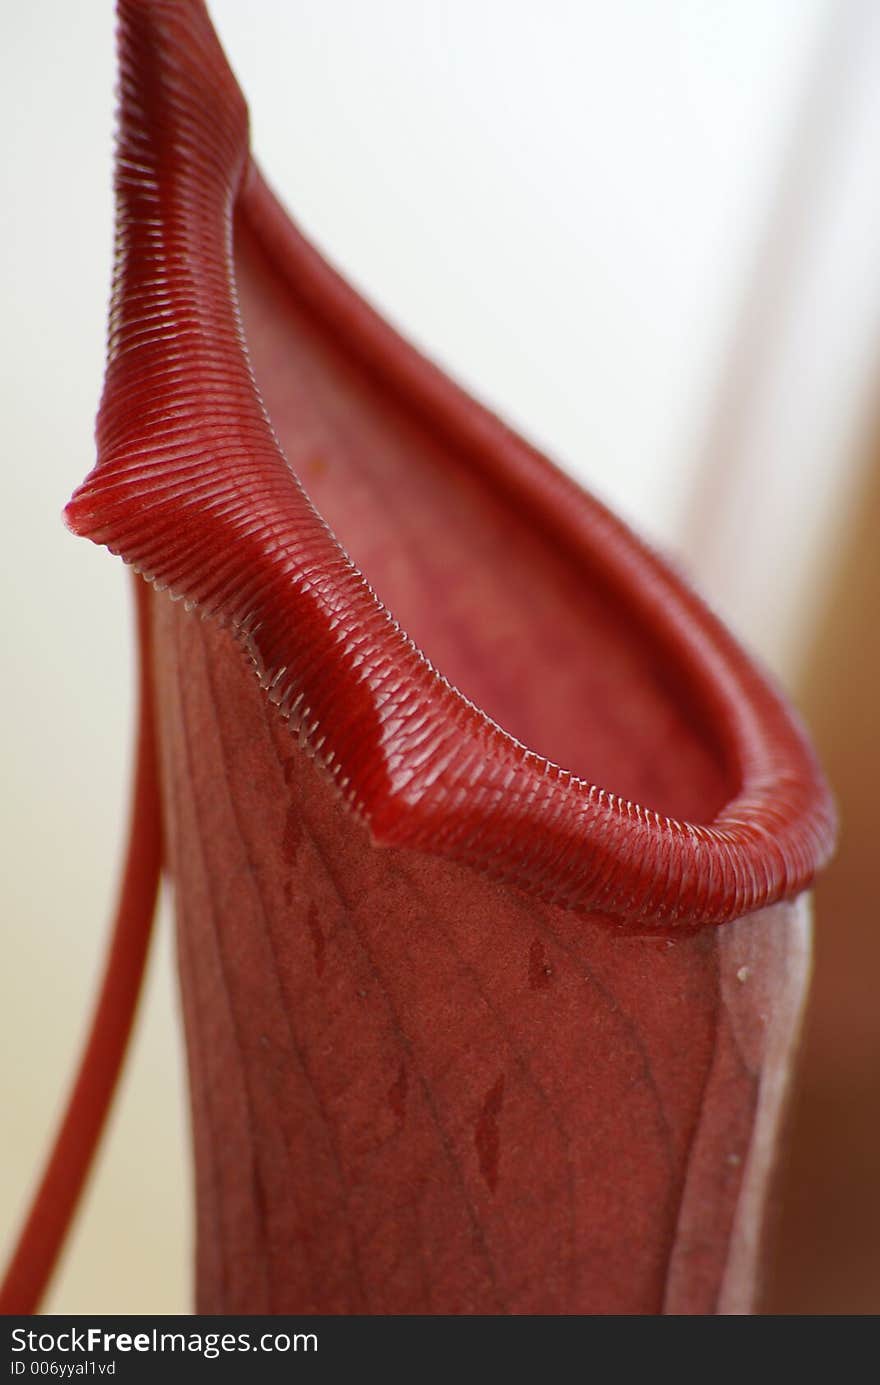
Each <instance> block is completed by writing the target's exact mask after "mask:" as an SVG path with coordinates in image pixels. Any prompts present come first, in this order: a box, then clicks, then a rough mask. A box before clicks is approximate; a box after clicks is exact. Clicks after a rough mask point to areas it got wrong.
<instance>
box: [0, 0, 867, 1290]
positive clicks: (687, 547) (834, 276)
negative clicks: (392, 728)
mask: <svg viewBox="0 0 880 1385" xmlns="http://www.w3.org/2000/svg"><path fill="white" fill-rule="evenodd" d="M210 8H211V11H212V14H213V16H214V19H215V22H216V25H217V27H218V30H219V33H220V36H221V39H222V41H223V42H224V45H225V47H226V50H227V53H228V55H229V57H230V61H231V63H232V66H233V68H234V69H235V71H236V73H237V75H238V78H239V81H240V83H241V85H242V87H243V89H244V91H245V93H246V95H247V97H248V99H249V103H250V107H251V114H252V130H253V135H252V140H253V147H254V149H255V151H256V153H257V156H258V158H259V159H260V160H261V162H262V165H263V168H264V171H265V172H266V173H267V175H268V177H269V179H270V181H271V182H272V183H273V184H274V185H275V187H276V189H277V190H278V191H279V192H280V194H281V195H282V197H283V199H284V200H285V201H286V202H287V205H288V206H289V208H290V209H291V210H292V212H293V213H294V215H295V216H296V218H297V219H298V221H299V222H300V224H301V225H302V226H303V227H304V228H305V229H306V231H307V232H308V233H309V234H310V235H311V236H312V237H313V238H314V239H315V240H316V241H317V242H318V244H319V245H320V246H321V247H322V248H323V249H324V251H325V252H326V253H327V254H328V255H329V257H330V258H331V259H332V260H334V261H335V262H336V263H337V265H339V266H340V267H341V268H342V269H343V271H344V272H345V273H346V274H347V275H348V276H349V277H350V278H351V279H352V280H353V281H354V282H355V284H357V285H358V286H359V287H360V288H361V289H362V290H363V291H364V292H365V293H366V294H367V296H368V297H370V298H371V299H372V300H373V302H374V303H375V304H376V305H377V306H378V307H379V308H380V309H381V310H382V311H384V312H385V314H386V315H387V316H388V317H390V318H391V320H392V321H394V322H395V323H396V324H397V325H398V326H400V327H401V328H402V329H403V330H404V331H405V332H406V333H407V334H408V335H409V336H410V337H411V338H413V339H414V340H415V341H416V342H417V343H418V344H419V345H420V346H421V347H423V349H425V350H426V351H427V352H428V353H429V354H430V355H432V356H433V357H434V358H435V359H436V360H438V362H439V363H440V364H441V365H443V366H445V367H446V368H447V369H448V370H449V371H450V372H451V373H452V374H454V375H455V376H456V377H457V378H458V379H459V380H460V381H462V382H463V383H464V384H465V385H466V386H467V387H469V388H470V389H471V390H472V391H473V392H475V393H476V394H477V395H478V396H480V397H481V398H482V399H483V400H485V401H486V402H488V403H489V404H490V405H492V406H493V407H494V408H495V409H497V411H498V412H500V413H501V414H502V415H503V416H505V417H506V418H507V419H508V420H509V421H511V422H512V423H513V424H514V426H516V427H517V428H519V429H520V430H521V431H522V432H523V433H525V434H526V435H527V436H528V437H530V438H531V439H532V440H533V441H535V442H536V443H537V444H538V445H540V446H541V447H543V448H544V450H546V451H547V452H548V453H550V454H551V455H552V456H553V457H554V458H555V459H557V460H558V461H559V462H560V463H561V464H562V465H564V466H566V467H567V468H568V469H569V470H571V471H572V472H574V473H575V474H576V475H577V476H578V477H579V478H580V479H581V480H582V481H583V482H584V483H585V484H586V485H587V486H589V487H590V488H591V489H593V490H594V491H595V492H597V493H598V494H599V495H600V496H602V497H603V498H604V499H605V500H607V501H608V502H610V503H611V505H612V506H613V507H614V508H615V509H616V510H617V511H618V512H619V513H621V514H622V515H623V516H624V517H626V518H627V519H628V520H629V521H630V522H631V523H632V524H633V525H634V526H635V527H636V528H637V529H638V530H640V531H641V533H642V534H643V535H645V536H646V537H647V538H648V539H649V540H650V541H651V542H652V543H654V544H655V545H656V546H659V547H661V548H662V549H664V550H665V551H666V552H667V553H669V554H670V555H672V556H673V557H674V558H675V559H676V561H677V562H678V564H679V566H681V567H682V568H683V569H684V570H686V571H687V572H689V574H690V575H691V577H692V579H693V580H694V582H695V583H696V585H697V586H698V587H699V588H700V589H701V590H702V592H703V593H704V594H705V595H706V596H708V598H709V599H710V600H711V601H712V602H713V604H714V605H715V606H716V607H717V608H718V609H719V610H720V611H721V612H722V613H723V614H724V615H725V617H726V618H727V619H728V621H729V622H730V623H731V625H732V626H733V627H734V629H735V630H736V631H737V633H738V634H739V636H740V638H741V639H742V640H743V642H744V643H745V644H746V645H747V646H749V647H750V648H751V649H752V650H753V651H754V652H755V653H757V654H758V655H759V657H760V658H761V659H762V660H763V661H764V662H765V663H766V664H767V665H769V666H770V668H771V669H772V670H773V671H774V672H775V674H776V675H777V676H778V677H779V678H780V679H781V680H782V682H783V683H784V684H785V686H786V687H787V688H788V690H789V692H790V693H791V694H792V695H793V697H794V698H795V700H796V701H797V702H798V704H799V705H800V707H801V709H802V711H803V712H804V715H805V716H806V718H807V720H808V722H809V723H810V725H811V726H812V729H813V731H814V733H815V736H816V739H817V743H818V745H819V748H820V752H821V754H822V757H823V759H824V763H825V766H826V768H827V770H828V773H829V776H830V778H831V780H832V784H833V786H834V788H835V790H836V793H837V795H838V798H839V801H840V805H841V812H842V818H843V825H844V830H843V837H842V845H841V850H840V853H839V855H838V858H837V861H836V863H835V864H834V866H833V867H832V868H831V870H830V871H829V872H828V874H827V876H826V877H824V879H823V880H822V882H821V884H820V886H819V888H818V890H817V893H816V915H817V934H816V971H815V983H814V988H813V994H812V1000H811V1006H810V1011H809V1015H808V1020H807V1029H806V1038H805V1048H804V1054H803V1060H802V1064H801V1071H800V1083H799V1092H798V1097H797V1101H796V1103H795V1107H794V1111H793V1114H792V1123H791V1140H790V1156H789V1161H788V1165H787V1170H786V1172H785V1175H784V1178H783V1183H782V1187H781V1198H780V1213H779V1224H778V1251H777V1255H776V1259H775V1262H774V1273H773V1278H772V1284H771V1289H770V1293H769V1295H768V1299H767V1308H768V1310H769V1311H772V1312H777V1313H864V1312H877V1311H880V1254H878V1249H880V1192H878V1180H877V1171H878V1168H880V1113H878V1109H877V1092H878V1086H880V1084H878V1072H880V1006H878V1005H877V1003H876V998H875V990H876V976H877V974H878V966H880V929H878V927H877V925H878V922H880V920H878V913H880V909H878V887H877V867H876V864H875V861H876V847H875V844H874V838H875V834H876V813H877V809H876V797H877V794H876V784H877V782H878V779H880V735H878V729H877V720H878V717H877V711H876V702H877V696H876V688H877V686H878V683H880V648H878V642H877V638H878V637H877V630H878V626H880V542H878V529H880V395H878V390H877V384H878V381H880V178H878V177H877V171H876V151H877V149H878V148H880V6H878V5H876V4H874V3H871V2H870V0H772V3H770V4H768V3H766V0H738V3H736V4H732V3H730V0H615V2H614V3H610V0H603V2H602V3H599V0H543V3H542V4H541V5H538V4H536V3H534V0H529V3H525V0H443V3H427V0H424V2H423V3H412V0H371V3H370V4H369V5H365V4H363V3H361V2H360V0H285V2H284V3H282V2H281V0H276V2H275V3H270V0H261V3H259V4H254V5H248V6H244V5H242V4H240V3H235V0H214V3H213V4H212V5H211V7H210ZM113 25H114V21H113V16H112V12H111V5H110V3H109V0H107V3H94V0H88V3H86V0H76V2H75V3H71V0H34V2H33V3H31V4H28V5H6V6H4V7H3V12H2V18H0V111H2V121H3V125H2V128H3V130H4V140H3V143H2V149H0V177H2V182H0V190H2V195H0V250H2V254H0V283H2V299H0V301H2V303H3V305H4V321H3V330H2V333H0V389H2V408H3V440H4V447H5V453H6V459H5V466H4V505H3V509H2V516H3V528H4V533H3V545H2V553H3V562H4V566H5V578H4V584H5V593H6V595H5V601H4V620H5V628H6V634H5V638H4V643H3V654H2V659H3V675H4V676H3V719H2V729H0V734H2V738H3V765H4V792H3V795H2V802H0V814H2V822H0V853H2V873H3V880H4V889H5V907H4V910H3V959H4V966H3V969H2V975H0V1041H2V1051H3V1061H2V1064H0V1111H2V1113H3V1118H2V1124H3V1129H4V1137H3V1141H2V1147H0V1233H2V1238H3V1241H4V1242H5V1244H7V1245H8V1244H9V1242H10V1240H11V1237H12V1234H13V1232H14V1230H15V1228H16V1225H17V1223H18V1219H19V1215H20V1213H21V1211H22V1210H23V1207H24V1203H25V1198H26V1195H27V1192H28V1190H29V1188H30V1186H31V1183H32V1180H33V1178H34V1177H35V1175H36V1172H37V1169H38V1167H39V1163H40V1162H41V1160H42V1157H43V1154H44V1151H45V1149H46V1146H47V1140H48V1138H49V1135H50V1132H51V1130H52V1128H53V1124H54V1120H55V1115H56V1111H57V1108H58V1103H59V1100H60V1098H61V1096H62V1093H63V1092H64V1091H65V1090H66V1087H67V1083H68V1080H69V1077H70V1074H71V1071H72V1066H73V1063H74V1061H75V1057H76V1054H77V1052H78V1049H79V1045H80V1041H81V1037H82V1033H83V1027H84V1024H85V1021H86V1017H87V1014H88V1010H89V1006H90V1003H91V998H92V993H93V987H94V982H95V980H96V977H97V975H98V970H99V965H100V960H101V955H102V951H103V947H104V942H105V936H106V929H107V924H108V918H109V914H110V910H111V907H112V902H113V898H114V890H115V876H116V869H117V865H118V863H119V861H120V858H121V848H122V843H123V835H124V830H125V819H126V808H127V779H128V750H129V740H130V735H131V713H132V689H131V682H132V645H131V620H130V615H131V613H130V609H129V590H128V582H127V580H126V579H125V576H124V574H123V570H122V567H121V566H120V565H119V564H118V563H114V562H113V561H112V560H111V559H110V558H109V557H108V556H107V555H106V554H105V553H103V552H99V551H98V550H97V549H94V548H92V547H91V546H90V545H88V544H85V543H81V542H76V541H74V540H73V539H72V538H70V536H69V535H67V533H66V532H65V530H64V529H63V527H62V523H61V518H60V511H61V507H62V505H63V504H64V502H65V500H66V499H67V497H68V495H69V493H70V491H71V490H72V489H73V487H74V486H75V485H76V484H77V483H78V482H79V481H80V480H81V479H82V477H83V476H84V475H85V473H86V472H87V471H88V470H89V468H90V467H91V465H92V461H93V444H92V422H93V418H94V414H95V410H96V407H97V401H98V394H99V389H100V382H101V377H102V371H103V349H104V330H105V316H106V303H107V297H108V290H109V283H110V263H111V246H112V202H111V158H112V134H113V106H114V98H113V87H114V81H115V75H114V52H113ZM191 1240H192V1229H191V1214H190V1205H189V1149H188V1144H187V1136H186V1113H185V1091H184V1079H183V1070H182V1043H181V1037H180V1034H179V1026H178V1015H177V997H176V990H175V983H174V975H173V949H172V944H171V939H170V920H169V916H168V909H167V902H166V907H165V908H164V909H163V917H162V919H161V927H160V930H159V938H158V943H157V946H156V947H155V950H154V952H153V956H152V961H151V967H150V975H149V983H148V988H147V993H146V995H145V999H144V1003H143V1006H142V1009H141V1013H140V1020H139V1024H138V1029H137V1032H136V1038H135V1042H134V1045H133V1049H132V1052H131V1055H130V1060H129V1063H128V1066H127V1069H126V1074H125V1080H124V1085H123V1089H122V1091H121V1093H120V1098H119V1100H118V1101H117V1103H116V1108H115V1111H114V1115H113V1118H112V1122H111V1126H110V1129H109V1133H108V1137H107V1138H106V1139H105V1141H104V1144H103V1147H102V1152H101V1156H100V1159H99V1162H98V1166H97V1168H96V1170H95V1173H94V1176H93V1178H92V1181H91V1183H90V1186H89V1190H88V1193H87V1196H86V1198H85V1199H84V1203H83V1206H82V1209H81V1212H80V1215H79V1218H78V1221H77V1224H76V1228H75V1231H74V1234H73V1236H72V1237H71V1240H70V1243H69V1247H68V1251H67V1254H66V1256H65V1259H64V1262H63V1265H62V1268H61V1270H60V1272H59V1273H58V1275H57V1277H56V1279H55V1282H54V1285H53V1289H52V1293H51V1295H50V1297H49V1299H48V1301H47V1303H46V1309H47V1311H50V1312H56V1313H63V1312H72V1313H82V1312H87V1311H96V1310H97V1311H101V1312H107V1313H115V1312H140V1313H148V1312H149V1313H175V1312H187V1311H189V1306H190V1299H189V1282H190V1258H191Z"/></svg>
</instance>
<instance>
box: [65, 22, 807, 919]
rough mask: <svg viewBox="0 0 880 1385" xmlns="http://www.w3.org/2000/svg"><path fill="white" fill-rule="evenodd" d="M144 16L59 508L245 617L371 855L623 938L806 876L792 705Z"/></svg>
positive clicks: (169, 28) (241, 108)
mask: <svg viewBox="0 0 880 1385" xmlns="http://www.w3.org/2000/svg"><path fill="white" fill-rule="evenodd" d="M157 8H158V7H150V8H149V11H148V12H147V11H146V10H145V9H144V7H141V6H131V7H130V13H129V14H128V15H127V18H126V26H125V29H124V34H123V56H122V69H121V70H122V81H121V106H120V127H119V128H120V134H119V150H118V159H117V178H116V194H117V269H116V276H115V281H114V296H113V305H112V311H111V324H110V343H109V346H110V350H109V359H108V367H107V376H106V382H105V389H104V395H103V399H102V403H101V409H100V413H99V418H98V429H97V437H98V460H97V464H96V466H95V468H94V470H93V471H92V473H91V474H90V476H89V477H88V478H87V480H86V481H85V482H84V484H83V485H82V486H81V487H80V488H79V489H78V490H77V492H76V493H75V495H74V497H73V499H72V500H71V502H70V504H69V505H68V507H67V511H66V518H67V522H68V524H69V525H70V527H71V528H72V529H73V530H74V532H76V533H78V534H82V535H84V536H86V537H89V538H91V539H93V540H94V541H95V542H98V543H101V544H104V545H106V546H107V547H108V548H110V549H111V550H112V551H114V552H116V553H118V554H120V555H121V556H122V557H123V559H124V560H125V561H126V562H127V563H129V564H130V565H132V566H133V567H134V568H135V569H137V570H138V571H139V572H140V573H142V575H143V576H144V577H145V578H147V579H148V580H149V581H151V582H152V583H153V584H154V585H155V586H157V587H158V588H160V589H167V590H168V591H169V592H170V594H171V595H172V596H173V597H176V598H181V599H183V600H185V601H186V602H187V603H188V604H189V605H190V606H192V607H194V608H198V609H199V610H200V612H201V613H202V614H203V615H204V616H209V617H214V618H216V619H218V620H220V621H221V622H223V623H224V624H226V625H228V626H229V627H230V628H231V629H232V630H233V632H234V633H235V634H236V636H237V638H238V639H239V640H240V641H241V643H242V644H243V645H244V647H245V648H246V649H247V651H248V653H249V654H250V656H251V658H252V660H253V662H254V665H255V667H256V669H257V672H258V674H259V677H260V679H261V682H262V684H263V686H264V688H265V690H266V694H267V696H268V697H269V698H270V700H271V701H272V702H273V703H275V704H276V705H277V707H278V709H279V712H280V713H281V714H282V715H283V716H286V717H287V718H289V719H290V720H291V722H292V723H293V724H294V726H295V728H296V729H297V731H298V732H299V734H300V736H301V737H302V738H303V740H304V742H305V743H306V744H307V745H308V746H309V748H310V749H311V751H312V753H313V754H314V755H315V757H316V759H317V760H319V761H320V762H321V763H322V764H323V765H324V766H325V767H326V768H327V770H328V771H329V772H330V773H331V774H332V776H333V778H334V780H335V782H336V783H337V785H338V787H339V789H340V791H341V792H342V793H344V794H345V796H346V797H347V799H348V801H349V803H350V804H351V806H352V808H353V810H354V811H356V812H357V813H358V814H360V815H361V816H362V817H363V819H364V820H365V821H366V823H367V824H368V826H369V828H370V830H371V832H372V835H373V838H374V840H375V842H376V843H377V844H378V845H381V846H400V847H408V848H413V849H416V850H419V851H423V852H428V853H432V854H435V855H439V856H443V857H446V858H448V859H451V860H454V861H458V862H460V863H462V864H466V865H468V866H470V867H472V868H474V869H477V870H479V871H482V872H486V873H488V874H490V875H492V876H493V877H495V878H497V879H500V880H503V881H506V882H508V883H510V884H513V885H516V886H518V887H520V888H522V889H524V890H526V891H527V892H529V893H532V894H533V895H535V896H537V897H539V898H541V899H544V900H549V901H551V902H554V903H558V904H562V905H564V906H566V907H568V908H570V909H574V910H577V911H580V912H583V913H587V912H589V913H599V914H601V915H603V916H605V917H607V918H608V919H609V920H610V921H613V922H614V923H615V924H616V925H619V926H621V927H625V928H629V929H631V930H636V931H639V932H644V931H648V930H651V929H659V930H663V931H666V930H668V929H670V928H674V929H678V930H681V929H693V928H697V927H701V926H703V925H705V924H708V923H720V922H724V921H726V920H729V919H732V918H735V917H737V916H739V915H742V914H745V913H749V912H752V911H753V910H755V909H758V908H761V907H763V906H765V905H769V904H772V903H774V902H775V901H777V900H779V899H782V898H786V897H790V896H792V895H794V894H796V893H798V892H799V891H800V890H802V889H803V888H804V887H805V886H806V885H807V884H808V883H809V882H810V880H811V878H812V876H813V874H814V872H815V871H816V870H817V869H818V868H819V866H821V865H822V864H823V862H824V861H825V859H827V857H828V855H829V854H830V850H831V846H832V841H833V835H834V818H833V809H832V806H831V802H830V797H829V794H828V791H827V788H826V786H825V783H824V780H823V778H822V775H821V772H820V771H819V769H818V767H817V765H816V762H815V759H814V757H813V754H812V751H811V749H810V747H809V745H808V743H807V741H806V738H805V736H804V734H803V732H802V730H801V729H800V727H799V726H798V724H797V721H796V719H795V718H794V716H793V714H792V713H791V711H790V710H789V709H788V708H787V706H786V705H785V703H784V701H783V699H782V698H781V697H780V696H779V694H778V693H777V692H776V691H775V690H774V689H773V687H772V686H771V685H770V684H769V683H768V682H767V681H766V679H765V678H764V677H763V676H762V675H761V674H760V673H759V672H758V671H757V670H756V669H755V668H754V666H753V665H752V664H751V663H750V661H749V660H748V658H747V657H746V656H745V655H744V654H743V652H742V651H741V650H740V649H739V648H738V646H737V645H736V643H735V642H734V640H733V639H732V638H731V637H730V635H729V634H728V633H727V632H726V631H725V630H724V628H723V627H722V626H721V625H720V623H719V622H718V621H717V620H716V619H715V617H714V616H712V615H711V613H710V612H708V611H707V610H706V608H705V607H704V606H703V605H702V604H701V603H700V601H699V600H698V599H697V598H696V597H695V596H694V595H693V594H692V593H691V592H690V591H689V590H688V589H687V588H686V586H685V585H684V583H683V582H682V581H681V580H680V579H679V578H678V577H677V576H676V575H675V574H674V573H672V572H671V571H670V570H669V569H668V567H667V566H666V565H665V564H664V563H663V562H662V561H661V560H660V559H659V558H657V557H656V556H655V555H654V554H652V553H651V552H650V551H649V550H648V549H647V548H646V547H645V546H644V545H642V544H641V543H640V542H639V541H638V540H637V539H636V538H635V537H634V536H633V535H632V534H631V533H630V532H629V531H628V530H627V529H626V528H625V526H624V525H622V524H621V523H620V522H619V521H618V520H617V519H615V518H614V517H613V516H612V515H611V514H610V513H609V512H608V511H607V510H606V509H605V508H604V507H603V506H601V505H600V504H599V503H598V502H597V501H596V500H594V499H593V498H591V497H590V496H588V495H586V494H585V493H584V492H583V491H582V490H580V489H579V488H578V487H577V486H576V485H575V484H574V483H573V482H572V481H570V480H569V479H568V478H567V477H565V476H564V475H563V474H562V473H561V472H559V471H558V470H557V469H556V468H555V467H554V466H553V465H552V464H551V463H550V462H548V461H547V460H546V459H545V458H543V457H541V456H540V455H539V454H538V453H537V452H536V451H535V450H534V449H533V448H531V447H530V446H528V445H527V444H526V443H525V442H523V441H522V440H521V439H519V438H518V437H516V436H515V435H514V434H513V433H512V432H511V431H510V430H509V429H507V428H506V427H505V426H504V425H503V424H502V423H500V422H499V421H498V420H497V419H496V418H495V417H493V416H492V415H491V414H490V413H489V412H488V411H487V410H485V409H484V408H482V407H481V406H480V405H479V404H477V403H476V402H474V401H473V400H472V399H470V398H469V397H468V396H467V395H466V394H465V393H464V392H463V391H462V390H460V389H459V388H458V387H457V386H456V385H455V384H453V383H452V382H451V381H449V380H448V379H447V378H446V377H445V376H444V375H443V374H442V373H441V372H440V371H439V370H437V369H436V368H435V367H434V366H432V365H431V364H430V363H428V362H427V361H426V360H425V359H424V358H423V357H421V356H420V355H419V354H418V353H417V352H416V351H415V350H414V349H413V348H412V347H410V346H409V345H408V344H407V343H406V342H404V341H403V340H402V339H401V338H400V337H399V336H398V335H397V334H396V333H395V332H394V331H393V329H392V328H390V327H389V326H388V325H387V324H385V323H384V322H383V321H382V320H381V319H380V318H379V317H378V316H377V314H376V313H375V312H373V310H372V309H371V308H370V307H369V306H368V305H367V304H366V303H365V302H364V301H363V300H362V299H361V298H360V297H359V296H358V295H357V294H356V293H355V292H354V291H353V290H352V289H351V288H350V287H349V286H348V285H346V284H345V283H344V282H343V280H342V279H341V278H340V277H339V276H338V275H337V274H336V273H335V272H334V271H333V269H332V268H331V267H330V266H329V265H328V264H327V263H326V262H325V261H324V260H323V259H322V258H321V257H320V255H319V254H318V253H317V252H316V251H315V250H314V249H313V248H312V247H311V246H310V245H309V244H308V242H307V241H306V240H305V239H304V238H303V237H302V236H301V235H300V233H299V232H298V231H297V230H296V229H295V227H294V226H293V225H292V224H291V223H290V221H289V220H288V218H287V217H286V215H285V213H284V211H283V210H282V208H281V207H280V205H279V204H278V202H277V201H276V200H275V198H274V197H273V195H272V193H271V192H270V190H269V189H268V187H267V186H266V184H265V182H264V181H263V179H262V177H261V175H260V173H259V171H258V169H257V167H256V165H255V164H254V163H253V161H252V160H251V158H250V155H249V152H248V128H247V111H246V107H245V104H244V100H243V97H242V95H241V92H240V91H239V89H238V87H237V85H236V83H235V79H234V78H233V76H232V74H231V72H230V70H229V68H228V66H227V64H226V60H225V58H224V56H223V54H222V51H221V49H220V47H219V44H218V43H217V40H216V37H215V36H214V34H213V31H212V29H211V27H210V23H209V21H208V19H207V15H206V14H205V12H204V10H203V9H202V8H201V7H196V6H174V7H169V8H168V10H167V11H164V12H163V11H160V12H159V13H158V14H157V13H156V9H157ZM304 342H305V343H307V346H308V357H309V361H310V366H309V371H308V372H306V370H305V367H304V365H303V359H304V353H303V354H298V352H300V350H301V348H302V346H303V343H304ZM383 468H384V469H383ZM401 540H405V542H399V541H401ZM475 546H476V547H477V549H478V550H480V552H478V553H477V556H476V560H475V558H474V553H473V550H474V547H475ZM483 548H485V552H482V549H483Z"/></svg>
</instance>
